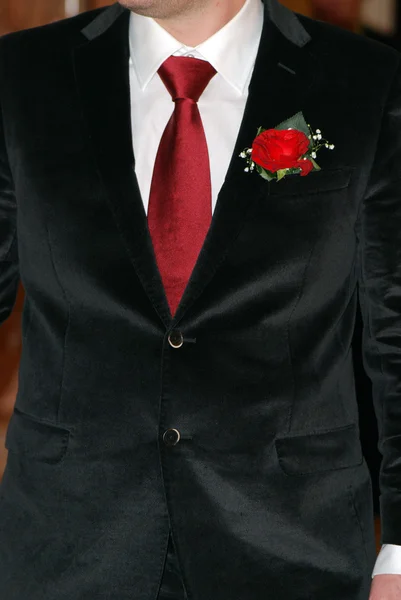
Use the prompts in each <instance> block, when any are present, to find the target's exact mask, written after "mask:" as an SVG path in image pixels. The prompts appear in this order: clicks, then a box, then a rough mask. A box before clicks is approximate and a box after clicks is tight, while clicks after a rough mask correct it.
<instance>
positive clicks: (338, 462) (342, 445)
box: [275, 424, 363, 475]
mask: <svg viewBox="0 0 401 600" xmlns="http://www.w3.org/2000/svg"><path fill="white" fill-rule="evenodd" d="M275 446H276V452H277V456H278V460H279V464H280V467H281V469H282V470H283V471H284V473H286V474H287V475H308V474H312V473H319V472H324V471H336V470H338V469H347V468H349V467H354V466H357V465H360V464H362V461H363V456H362V449H361V443H360V439H359V429H358V427H357V426H356V425H355V424H352V425H348V426H346V427H341V428H338V429H332V430H328V431H321V432H316V433H311V434H306V435H293V436H285V437H279V438H276V440H275Z"/></svg>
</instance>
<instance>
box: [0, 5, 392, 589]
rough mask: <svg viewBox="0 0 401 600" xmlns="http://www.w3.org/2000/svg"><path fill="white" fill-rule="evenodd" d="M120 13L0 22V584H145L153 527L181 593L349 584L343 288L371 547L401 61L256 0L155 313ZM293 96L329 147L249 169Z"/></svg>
mask: <svg viewBox="0 0 401 600" xmlns="http://www.w3.org/2000/svg"><path fill="white" fill-rule="evenodd" d="M128 22H129V12H128V11H127V10H124V9H122V8H121V7H120V6H119V5H114V6H113V7H111V8H109V9H106V10H101V11H97V12H94V13H86V14H82V15H80V16H78V17H76V18H73V19H70V20H66V21H63V22H60V23H55V24H52V25H49V26H46V27H43V28H40V29H34V30H31V31H26V32H22V33H17V34H12V35H10V36H7V37H5V38H3V39H2V40H1V41H0V104H1V111H2V119H1V130H0V311H1V312H0V314H1V319H2V320H3V319H5V318H6V317H7V315H8V314H9V312H10V311H11V309H12V306H13V303H14V299H15V294H16V289H17V282H18V279H19V278H20V279H21V280H22V283H23V285H24V287H25V290H26V302H25V309H24V315H23V335H24V344H23V355H22V362H21V371H20V387H19V393H18V398H17V403H16V408H15V413H14V415H13V417H12V421H11V424H10V428H9V431H8V436H7V447H8V449H9V460H8V465H7V470H6V474H5V477H4V480H3V482H2V486H1V496H0V598H1V599H2V600H56V599H57V600H87V599H93V600H154V599H155V597H156V594H157V589H158V585H159V581H160V577H161V573H162V569H163V563H164V558H165V552H166V544H167V539H168V534H169V530H170V529H171V531H172V534H173V538H174V541H175V544H176V548H177V554H178V558H179V561H180V565H181V568H182V572H183V577H184V582H185V585H186V587H187V592H188V597H189V598H190V599H191V600H266V599H270V598H271V599H274V600H340V599H341V600H366V599H367V597H368V590H369V585H370V576H371V569H372V565H373V562H374V555H375V551H374V536H373V526H372V509H371V488H370V480H369V474H368V470H367V468H366V464H365V462H364V460H363V457H362V453H361V446H360V440H359V432H358V425H357V422H358V415H357V405H356V401H355V392H354V377H353V367H352V355H351V340H352V335H353V329H354V318H355V310H356V303H357V292H358V290H359V295H360V299H361V306H362V313H363V318H364V353H365V360H366V368H367V370H368V373H369V375H370V377H371V379H372V382H373V389H374V397H375V405H376V411H377V418H378V422H379V427H380V439H381V451H382V453H383V456H384V459H383V468H382V474H381V486H382V496H381V508H382V519H383V541H384V542H388V543H394V544H401V398H400V394H401V377H400V376H401V245H400V235H401V234H400V232H401V98H400V73H399V64H400V55H399V54H398V53H396V52H395V51H393V50H391V49H388V48H386V47H384V46H380V45H377V44H375V43H374V42H371V41H368V40H365V39H362V38H360V37H356V36H353V35H351V34H349V33H345V32H342V31H340V30H337V29H335V28H332V27H331V26H329V25H325V24H322V23H317V22H313V21H310V20H308V19H305V18H300V17H299V18H298V17H296V16H295V15H294V14H293V13H291V12H289V11H288V10H286V9H284V8H282V7H281V5H279V4H278V2H277V1H276V0H267V1H266V13H265V26H264V32H263V37H262V42H261V46H260V50H259V54H258V58H257V63H256V67H255V72H254V75H253V79H252V82H251V86H250V95H249V100H248V104H247V107H246V111H245V115H244V119H243V123H242V126H241V131H240V134H239V138H238V141H237V144H236V147H235V149H234V152H233V158H232V162H231V165H230V168H229V171H228V174H227V178H226V181H225V183H224V186H223V188H222V190H221V192H220V196H219V199H218V204H217V208H216V211H215V213H214V216H213V222H212V225H211V228H210V231H209V234H208V236H207V239H206V242H205V245H204V248H203V250H202V253H201V256H200V258H199V261H198V263H197V265H196V267H195V270H194V272H193V275H192V278H191V280H190V283H189V285H188V287H187V290H186V292H185V294H184V297H183V299H182V302H181V305H180V307H179V309H178V313H177V315H176V317H175V318H174V319H172V318H171V316H170V314H169V310H168V305H167V302H166V298H165V295H164V292H163V288H162V285H161V281H160V276H159V274H158V272H157V269H156V265H155V261H154V257H153V254H152V246H151V242H150V238H149V233H148V229H147V224H146V216H145V213H144V209H143V204H142V201H141V198H140V194H139V191H138V185H137V181H136V178H135V170H134V169H135V163H134V156H133V150H132V140H131V127H130V98H129V86H128ZM233 43H235V41H233ZM300 110H302V111H303V112H304V114H305V117H306V119H307V121H308V122H309V123H310V124H311V126H312V127H313V128H315V129H316V128H320V129H321V130H322V131H323V133H324V134H325V136H326V137H327V138H328V139H329V140H330V141H331V142H333V143H334V144H335V146H336V148H335V150H334V151H332V152H328V151H327V152H326V151H322V152H321V154H320V156H319V162H320V164H321V167H322V171H320V172H315V173H311V174H310V175H308V176H307V177H298V176H294V177H289V178H288V179H286V180H283V181H281V182H280V183H274V182H273V183H271V184H269V183H267V182H266V181H265V180H263V179H262V178H261V177H259V176H258V175H257V174H256V173H253V174H247V173H244V162H243V160H242V159H240V158H239V156H238V155H239V153H240V151H241V150H242V149H243V148H244V147H246V146H249V145H250V144H251V143H252V141H253V138H254V137H255V134H256V131H257V129H258V127H259V126H263V127H265V128H269V127H274V126H275V125H277V124H278V123H279V122H280V121H282V120H284V119H286V118H287V117H290V116H291V115H293V114H294V113H296V112H298V111H300ZM172 331H179V332H181V333H182V335H183V337H184V343H183V345H182V347H180V348H178V349H174V348H172V347H171V346H170V344H169V342H168V336H169V334H170V333H171V332H172ZM169 428H176V429H177V430H179V432H180V434H181V439H180V441H179V443H178V444H176V445H175V446H169V445H166V444H165V443H164V442H163V433H164V432H165V430H167V429H169Z"/></svg>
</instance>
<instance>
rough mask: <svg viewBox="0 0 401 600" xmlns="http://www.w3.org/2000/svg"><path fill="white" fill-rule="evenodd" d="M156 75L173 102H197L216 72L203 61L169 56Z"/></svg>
mask: <svg viewBox="0 0 401 600" xmlns="http://www.w3.org/2000/svg"><path fill="white" fill-rule="evenodd" d="M158 73H159V75H160V78H161V80H162V81H163V83H164V85H165V86H166V88H167V90H168V92H169V93H170V95H171V97H172V99H173V101H174V102H175V101H176V100H179V99H185V100H192V101H193V102H198V100H199V98H200V97H201V95H202V94H203V92H204V91H205V89H206V87H207V85H208V83H209V82H210V80H211V79H212V78H213V77H214V75H215V74H216V70H215V68H214V67H212V65H211V64H210V63H208V62H207V61H205V60H200V59H197V58H189V57H185V56H170V58H168V59H167V60H165V61H164V63H163V64H162V66H161V67H160V69H159V71H158Z"/></svg>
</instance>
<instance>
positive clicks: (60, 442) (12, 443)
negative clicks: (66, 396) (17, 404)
mask: <svg viewBox="0 0 401 600" xmlns="http://www.w3.org/2000/svg"><path fill="white" fill-rule="evenodd" d="M69 437H70V432H69V430H67V429H65V428H62V427H59V426H58V425H53V424H49V423H42V422H40V421H36V420H34V419H32V418H31V417H29V416H28V415H25V414H23V413H21V412H20V411H19V410H18V409H15V410H14V413H13V415H12V417H11V420H10V424H9V426H8V430H7V435H6V448H7V450H9V452H12V453H14V454H19V455H24V456H27V457H28V458H32V459H34V460H40V461H43V462H47V463H58V462H60V461H61V460H62V459H63V458H64V456H65V453H66V452H67V448H68V441H69Z"/></svg>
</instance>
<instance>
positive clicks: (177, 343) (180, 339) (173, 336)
mask: <svg viewBox="0 0 401 600" xmlns="http://www.w3.org/2000/svg"><path fill="white" fill-rule="evenodd" d="M168 343H169V344H170V346H171V347H172V348H181V346H182V345H183V344H184V336H183V335H182V333H181V331H172V332H171V333H170V334H169V336H168Z"/></svg>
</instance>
